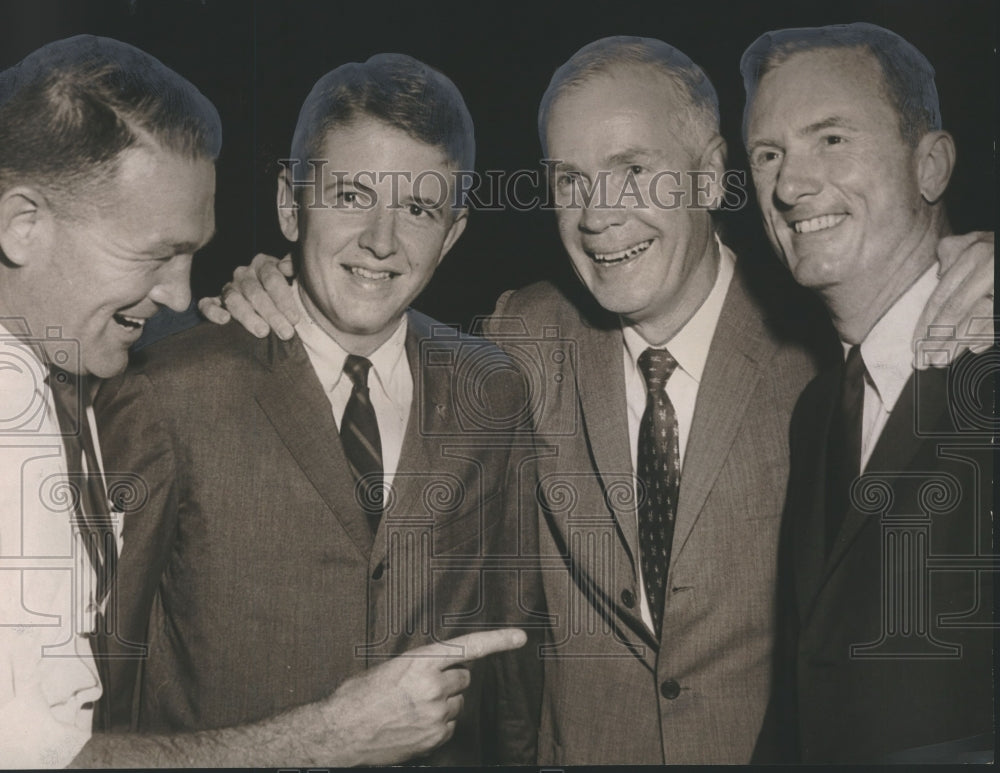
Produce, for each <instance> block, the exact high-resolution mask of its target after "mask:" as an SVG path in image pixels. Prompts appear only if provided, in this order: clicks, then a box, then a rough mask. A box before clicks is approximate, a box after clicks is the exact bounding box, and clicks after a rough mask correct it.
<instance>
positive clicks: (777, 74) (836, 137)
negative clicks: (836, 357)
mask: <svg viewBox="0 0 1000 773" xmlns="http://www.w3.org/2000/svg"><path fill="white" fill-rule="evenodd" d="M747 149H748V155H749V158H750V165H751V170H752V172H753V179H754V185H755V186H756V189H757V198H758V200H759V203H760V208H761V212H762V213H763V216H764V226H765V229H766V231H767V233H768V236H769V238H770V240H771V243H772V244H773V245H774V248H775V250H776V251H777V252H778V254H779V256H780V257H781V258H782V259H783V260H784V261H785V263H786V264H787V265H788V267H789V268H790V269H791V271H792V274H793V275H794V276H795V279H796V281H798V282H799V283H800V284H803V285H805V286H807V287H811V288H814V289H817V290H820V291H821V292H824V293H831V292H849V293H851V294H854V295H856V296H857V297H859V298H864V297H866V295H867V294H869V293H870V292H871V288H872V287H873V286H878V285H879V284H881V280H882V278H883V277H885V276H887V275H890V274H891V273H892V272H894V271H895V270H897V268H898V267H899V266H901V265H902V264H903V263H904V262H905V261H906V259H907V258H908V256H909V255H910V254H911V253H912V252H913V250H914V248H915V246H916V245H917V244H919V242H920V240H921V238H922V237H923V236H924V234H925V232H926V229H927V227H928V224H927V220H926V217H925V215H926V207H925V206H924V205H923V202H922V201H921V194H920V189H919V184H918V180H917V155H916V153H915V152H914V149H913V148H911V147H910V146H909V145H907V144H906V143H905V142H904V140H903V138H902V135H901V133H900V127H899V119H898V116H897V114H896V111H895V109H894V108H893V106H892V104H891V103H890V101H889V98H888V96H887V94H886V92H885V86H884V82H883V78H882V71H881V67H880V66H879V64H878V60H876V59H875V57H874V56H872V55H871V54H870V53H868V52H865V51H862V50H844V49H840V50H829V49H828V50H816V51H809V52H802V53H797V54H793V55H792V56H791V57H789V59H788V60H786V61H785V62H783V63H782V64H780V65H778V66H777V67H776V68H775V69H773V70H771V71H770V72H769V73H768V74H767V75H765V76H764V78H763V79H761V82H760V85H759V89H758V91H757V94H756V96H755V98H754V101H753V104H752V105H751V106H750V115H749V123H748V127H747Z"/></svg>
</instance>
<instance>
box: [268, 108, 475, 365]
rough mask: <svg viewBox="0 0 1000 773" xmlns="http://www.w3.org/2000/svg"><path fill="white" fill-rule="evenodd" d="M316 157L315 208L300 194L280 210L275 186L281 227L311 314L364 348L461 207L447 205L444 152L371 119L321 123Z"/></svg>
mask: <svg viewBox="0 0 1000 773" xmlns="http://www.w3.org/2000/svg"><path fill="white" fill-rule="evenodd" d="M319 158H320V159H322V160H323V161H324V162H325V164H323V166H322V179H323V201H322V202H321V205H320V206H310V201H309V199H310V197H309V196H306V197H305V198H304V199H303V206H300V207H298V208H294V209H293V208H289V207H287V206H285V207H282V202H288V201H290V198H289V197H288V190H287V188H282V186H283V185H285V181H282V182H280V183H279V218H280V220H281V226H282V231H283V232H284V234H285V236H286V237H287V238H288V239H289V240H291V241H296V242H298V249H299V253H300V265H299V268H298V276H299V281H300V282H301V285H302V290H303V302H304V303H305V306H306V308H307V309H308V310H309V313H310V315H311V316H312V318H313V319H314V320H315V321H316V323H317V324H319V325H320V326H321V327H322V328H323V329H324V330H326V332H327V333H329V334H330V335H331V336H332V337H333V338H334V339H335V340H337V341H338V342H339V343H340V344H341V345H342V346H343V347H344V348H345V349H347V350H349V351H351V352H354V353H356V354H368V353H371V352H372V351H374V350H375V349H377V348H378V347H379V346H380V345H381V344H382V343H383V342H384V341H385V340H386V339H388V338H389V336H390V335H392V332H393V330H395V328H396V326H397V325H398V324H399V320H400V319H401V317H402V315H403V313H404V312H405V311H406V308H407V307H408V306H409V305H410V303H411V302H412V301H413V299H414V298H416V296H417V295H418V294H419V293H420V291H421V290H423V289H424V287H425V286H426V285H427V283H428V282H429V281H430V278H431V276H432V275H433V273H434V269H435V268H437V265H438V263H440V262H441V259H442V258H443V257H444V256H445V254H446V253H447V252H448V250H449V249H450V248H451V246H452V245H453V244H454V243H455V241H456V240H457V239H458V237H459V235H461V233H462V230H463V229H464V228H465V211H464V210H460V211H459V210H455V209H453V208H452V206H451V205H452V203H453V200H454V199H453V197H454V175H453V169H454V164H452V163H451V162H450V161H449V160H448V158H447V156H446V155H445V152H444V150H443V149H441V148H438V147H435V146H433V145H428V144H426V143H424V142H421V141H420V140H416V139H414V138H412V137H410V136H409V135H408V134H406V133H405V132H403V131H401V130H399V129H396V128H394V127H391V126H388V125H387V124H384V123H382V122H381V121H377V120H375V119H372V118H360V119H357V120H354V121H352V122H351V123H349V124H347V125H345V126H340V127H337V128H334V129H332V130H330V131H329V132H328V133H327V135H326V139H325V141H324V143H323V145H322V149H321V151H320V153H319ZM316 168H317V170H318V169H319V168H320V167H319V165H317V167H316ZM380 178H381V179H380ZM442 185H444V186H446V187H445V188H443V187H442Z"/></svg>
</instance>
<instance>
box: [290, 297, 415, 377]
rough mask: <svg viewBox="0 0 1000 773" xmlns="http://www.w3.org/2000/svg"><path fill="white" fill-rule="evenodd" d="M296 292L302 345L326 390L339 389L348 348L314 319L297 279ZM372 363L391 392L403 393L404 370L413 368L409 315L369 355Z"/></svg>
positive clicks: (377, 374)
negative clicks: (408, 343) (408, 354)
mask: <svg viewBox="0 0 1000 773" xmlns="http://www.w3.org/2000/svg"><path fill="white" fill-rule="evenodd" d="M292 291H293V295H294V296H295V303H296V304H297V305H298V307H299V317H300V320H301V321H300V322H299V324H297V325H296V326H295V332H296V333H298V335H299V338H300V339H301V340H302V345H303V346H305V348H306V353H307V354H308V355H309V359H310V361H311V362H312V364H313V368H314V369H315V371H316V375H317V376H318V377H319V381H320V384H322V385H323V389H324V391H326V392H331V391H333V390H334V389H336V387H337V384H339V383H340V379H341V378H342V377H343V375H344V360H346V359H347V354H348V352H347V350H346V349H344V347H342V346H341V345H340V344H339V343H337V342H336V341H335V340H334V339H333V338H331V337H330V335H329V334H328V333H327V332H326V331H325V330H323V328H321V327H320V326H319V325H318V324H316V322H315V321H314V320H313V318H312V315H311V314H310V313H309V311H308V309H306V307H305V304H304V303H303V302H302V296H301V294H300V293H301V292H304V291H303V290H301V285H299V283H298V282H297V281H294V282H293V283H292ZM367 359H368V360H369V362H371V364H372V368H371V371H369V378H371V374H373V373H374V374H375V378H376V379H377V381H378V383H379V385H380V386H381V387H382V390H383V391H384V392H385V393H386V394H387V395H395V394H398V393H399V392H400V385H401V384H400V382H401V380H402V379H403V370H404V369H405V368H408V367H409V362H408V361H407V358H406V314H403V318H402V319H401V320H400V321H399V324H398V325H397V326H396V329H395V330H394V331H393V333H392V335H391V336H389V338H388V339H387V340H386V341H385V342H384V343H383V344H382V345H381V346H380V347H379V348H378V349H376V350H375V351H374V352H372V353H371V354H369V355H368V358H367Z"/></svg>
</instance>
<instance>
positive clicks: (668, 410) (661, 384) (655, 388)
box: [638, 349, 681, 638]
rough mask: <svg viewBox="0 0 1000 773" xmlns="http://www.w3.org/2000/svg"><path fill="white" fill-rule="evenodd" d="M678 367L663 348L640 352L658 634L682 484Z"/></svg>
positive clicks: (646, 542)
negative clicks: (672, 387)
mask: <svg viewBox="0 0 1000 773" xmlns="http://www.w3.org/2000/svg"><path fill="white" fill-rule="evenodd" d="M676 367H677V361H676V360H675V359H674V358H673V357H671V356H670V353H669V352H668V351H666V350H665V349H647V350H646V351H644V352H643V353H642V354H640V355H639V369H640V370H641V371H642V375H643V378H644V379H645V380H646V410H645V411H644V412H643V414H642V421H641V422H640V423H639V449H638V451H639V453H638V468H639V469H638V475H639V480H640V482H641V483H642V485H643V486H644V488H645V496H643V497H642V498H641V501H640V502H639V506H638V510H639V552H640V557H641V562H642V580H643V586H644V588H645V590H646V600H647V601H648V602H649V613H650V615H651V616H652V618H653V631H654V633H655V634H656V637H657V638H659V637H660V628H661V625H662V622H663V605H664V600H665V598H666V590H667V572H668V570H669V569H670V548H671V544H672V542H673V538H674V517H675V516H676V514H677V493H678V490H679V489H680V483H681V466H680V449H679V447H678V435H677V414H676V413H675V412H674V406H673V403H671V402H670V398H669V397H667V392H666V386H667V380H668V379H669V378H670V375H671V374H672V373H673V372H674V369H675V368H676Z"/></svg>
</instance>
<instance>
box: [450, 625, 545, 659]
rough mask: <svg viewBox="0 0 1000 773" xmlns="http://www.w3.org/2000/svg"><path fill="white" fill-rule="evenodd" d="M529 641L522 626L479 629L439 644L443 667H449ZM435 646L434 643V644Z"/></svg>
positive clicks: (513, 647) (516, 646)
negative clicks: (489, 629)
mask: <svg viewBox="0 0 1000 773" xmlns="http://www.w3.org/2000/svg"><path fill="white" fill-rule="evenodd" d="M526 641H528V637H527V635H526V634H525V633H524V631H522V630H521V629H520V628H497V629H496V630H493V631H477V632H476V633H467V634H465V635H464V636H457V637H455V638H454V639H448V641H445V642H442V643H441V644H439V645H437V646H438V647H441V648H442V649H445V648H447V650H446V651H443V652H442V653H441V654H442V655H443V656H444V657H443V658H442V661H443V662H442V663H441V668H447V667H448V666H451V665H454V664H455V663H456V662H462V663H468V662H470V661H473V660H479V658H484V657H486V656H487V655H492V654H494V653H497V652H506V651H507V650H516V649H517V648H518V647H523V646H524V644H525V642H526ZM432 646H433V645H432Z"/></svg>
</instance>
